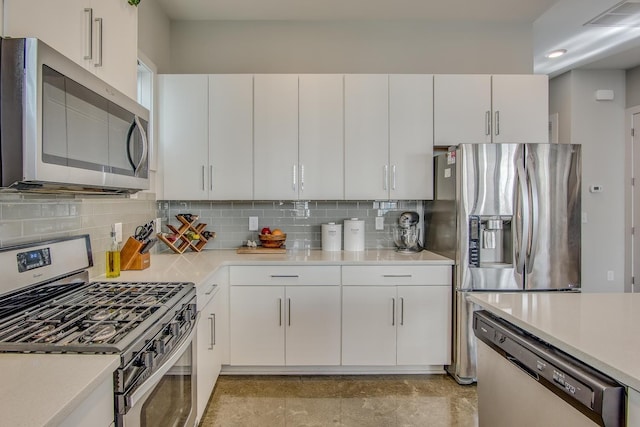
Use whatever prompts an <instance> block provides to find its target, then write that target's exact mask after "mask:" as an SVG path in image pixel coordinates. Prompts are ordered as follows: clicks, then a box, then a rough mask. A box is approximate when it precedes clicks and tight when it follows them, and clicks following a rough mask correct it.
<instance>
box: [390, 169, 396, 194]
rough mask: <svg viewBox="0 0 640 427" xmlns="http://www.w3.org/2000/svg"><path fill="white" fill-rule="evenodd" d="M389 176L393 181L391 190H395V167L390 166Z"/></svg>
mask: <svg viewBox="0 0 640 427" xmlns="http://www.w3.org/2000/svg"><path fill="white" fill-rule="evenodd" d="M391 175H392V176H393V180H392V181H391V182H392V184H391V189H392V190H395V189H396V165H393V166H391Z"/></svg>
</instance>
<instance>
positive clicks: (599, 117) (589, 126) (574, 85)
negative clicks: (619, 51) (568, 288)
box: [549, 70, 626, 292]
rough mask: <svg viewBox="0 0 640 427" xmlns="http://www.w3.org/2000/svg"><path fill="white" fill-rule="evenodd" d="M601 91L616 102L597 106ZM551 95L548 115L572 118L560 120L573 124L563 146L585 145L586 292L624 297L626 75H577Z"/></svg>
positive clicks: (556, 83) (554, 84)
mask: <svg viewBox="0 0 640 427" xmlns="http://www.w3.org/2000/svg"><path fill="white" fill-rule="evenodd" d="M598 89H611V90H613V91H614V95H615V99H614V100H613V101H596V99H595V91H596V90H598ZM550 90H551V94H552V95H551V96H550V106H549V113H551V114H553V113H558V114H559V115H560V116H563V115H564V116H566V115H567V114H568V115H569V116H570V117H569V119H568V120H567V118H566V117H565V118H564V119H562V118H561V124H560V127H562V126H563V125H564V126H566V125H567V122H569V123H570V134H569V140H568V141H567V140H566V139H565V140H564V141H563V140H562V139H561V141H562V142H571V143H574V144H582V211H583V212H584V213H585V214H586V216H587V222H586V223H583V225H582V289H583V291H585V292H622V291H624V272H625V271H624V259H625V251H624V237H625V235H624V232H625V229H624V219H625V211H624V209H625V199H624V188H625V176H624V165H625V134H624V120H625V105H626V104H625V72H624V71H623V70H574V71H570V72H569V73H566V74H565V75H562V76H560V77H558V78H556V79H553V80H552V81H551V84H550ZM567 99H569V102H570V106H568V105H567V103H566V100H567ZM561 132H563V130H562V129H561ZM563 135H565V136H567V133H566V132H564V133H563ZM591 185H602V186H603V188H604V191H603V192H602V193H590V192H589V187H590V186H591ZM608 271H613V274H614V280H613V281H609V280H607V272H608Z"/></svg>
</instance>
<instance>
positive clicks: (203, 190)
mask: <svg viewBox="0 0 640 427" xmlns="http://www.w3.org/2000/svg"><path fill="white" fill-rule="evenodd" d="M202 191H204V165H202Z"/></svg>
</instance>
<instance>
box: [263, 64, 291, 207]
mask: <svg viewBox="0 0 640 427" xmlns="http://www.w3.org/2000/svg"><path fill="white" fill-rule="evenodd" d="M253 134H254V159H255V161H254V199H256V200H292V199H297V198H298V185H299V178H298V76H297V75H295V74H293V75H292V74H257V75H255V76H254V123H253Z"/></svg>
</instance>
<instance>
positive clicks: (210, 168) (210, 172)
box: [209, 165, 213, 191]
mask: <svg viewBox="0 0 640 427" xmlns="http://www.w3.org/2000/svg"><path fill="white" fill-rule="evenodd" d="M209 190H211V191H213V165H209Z"/></svg>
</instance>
